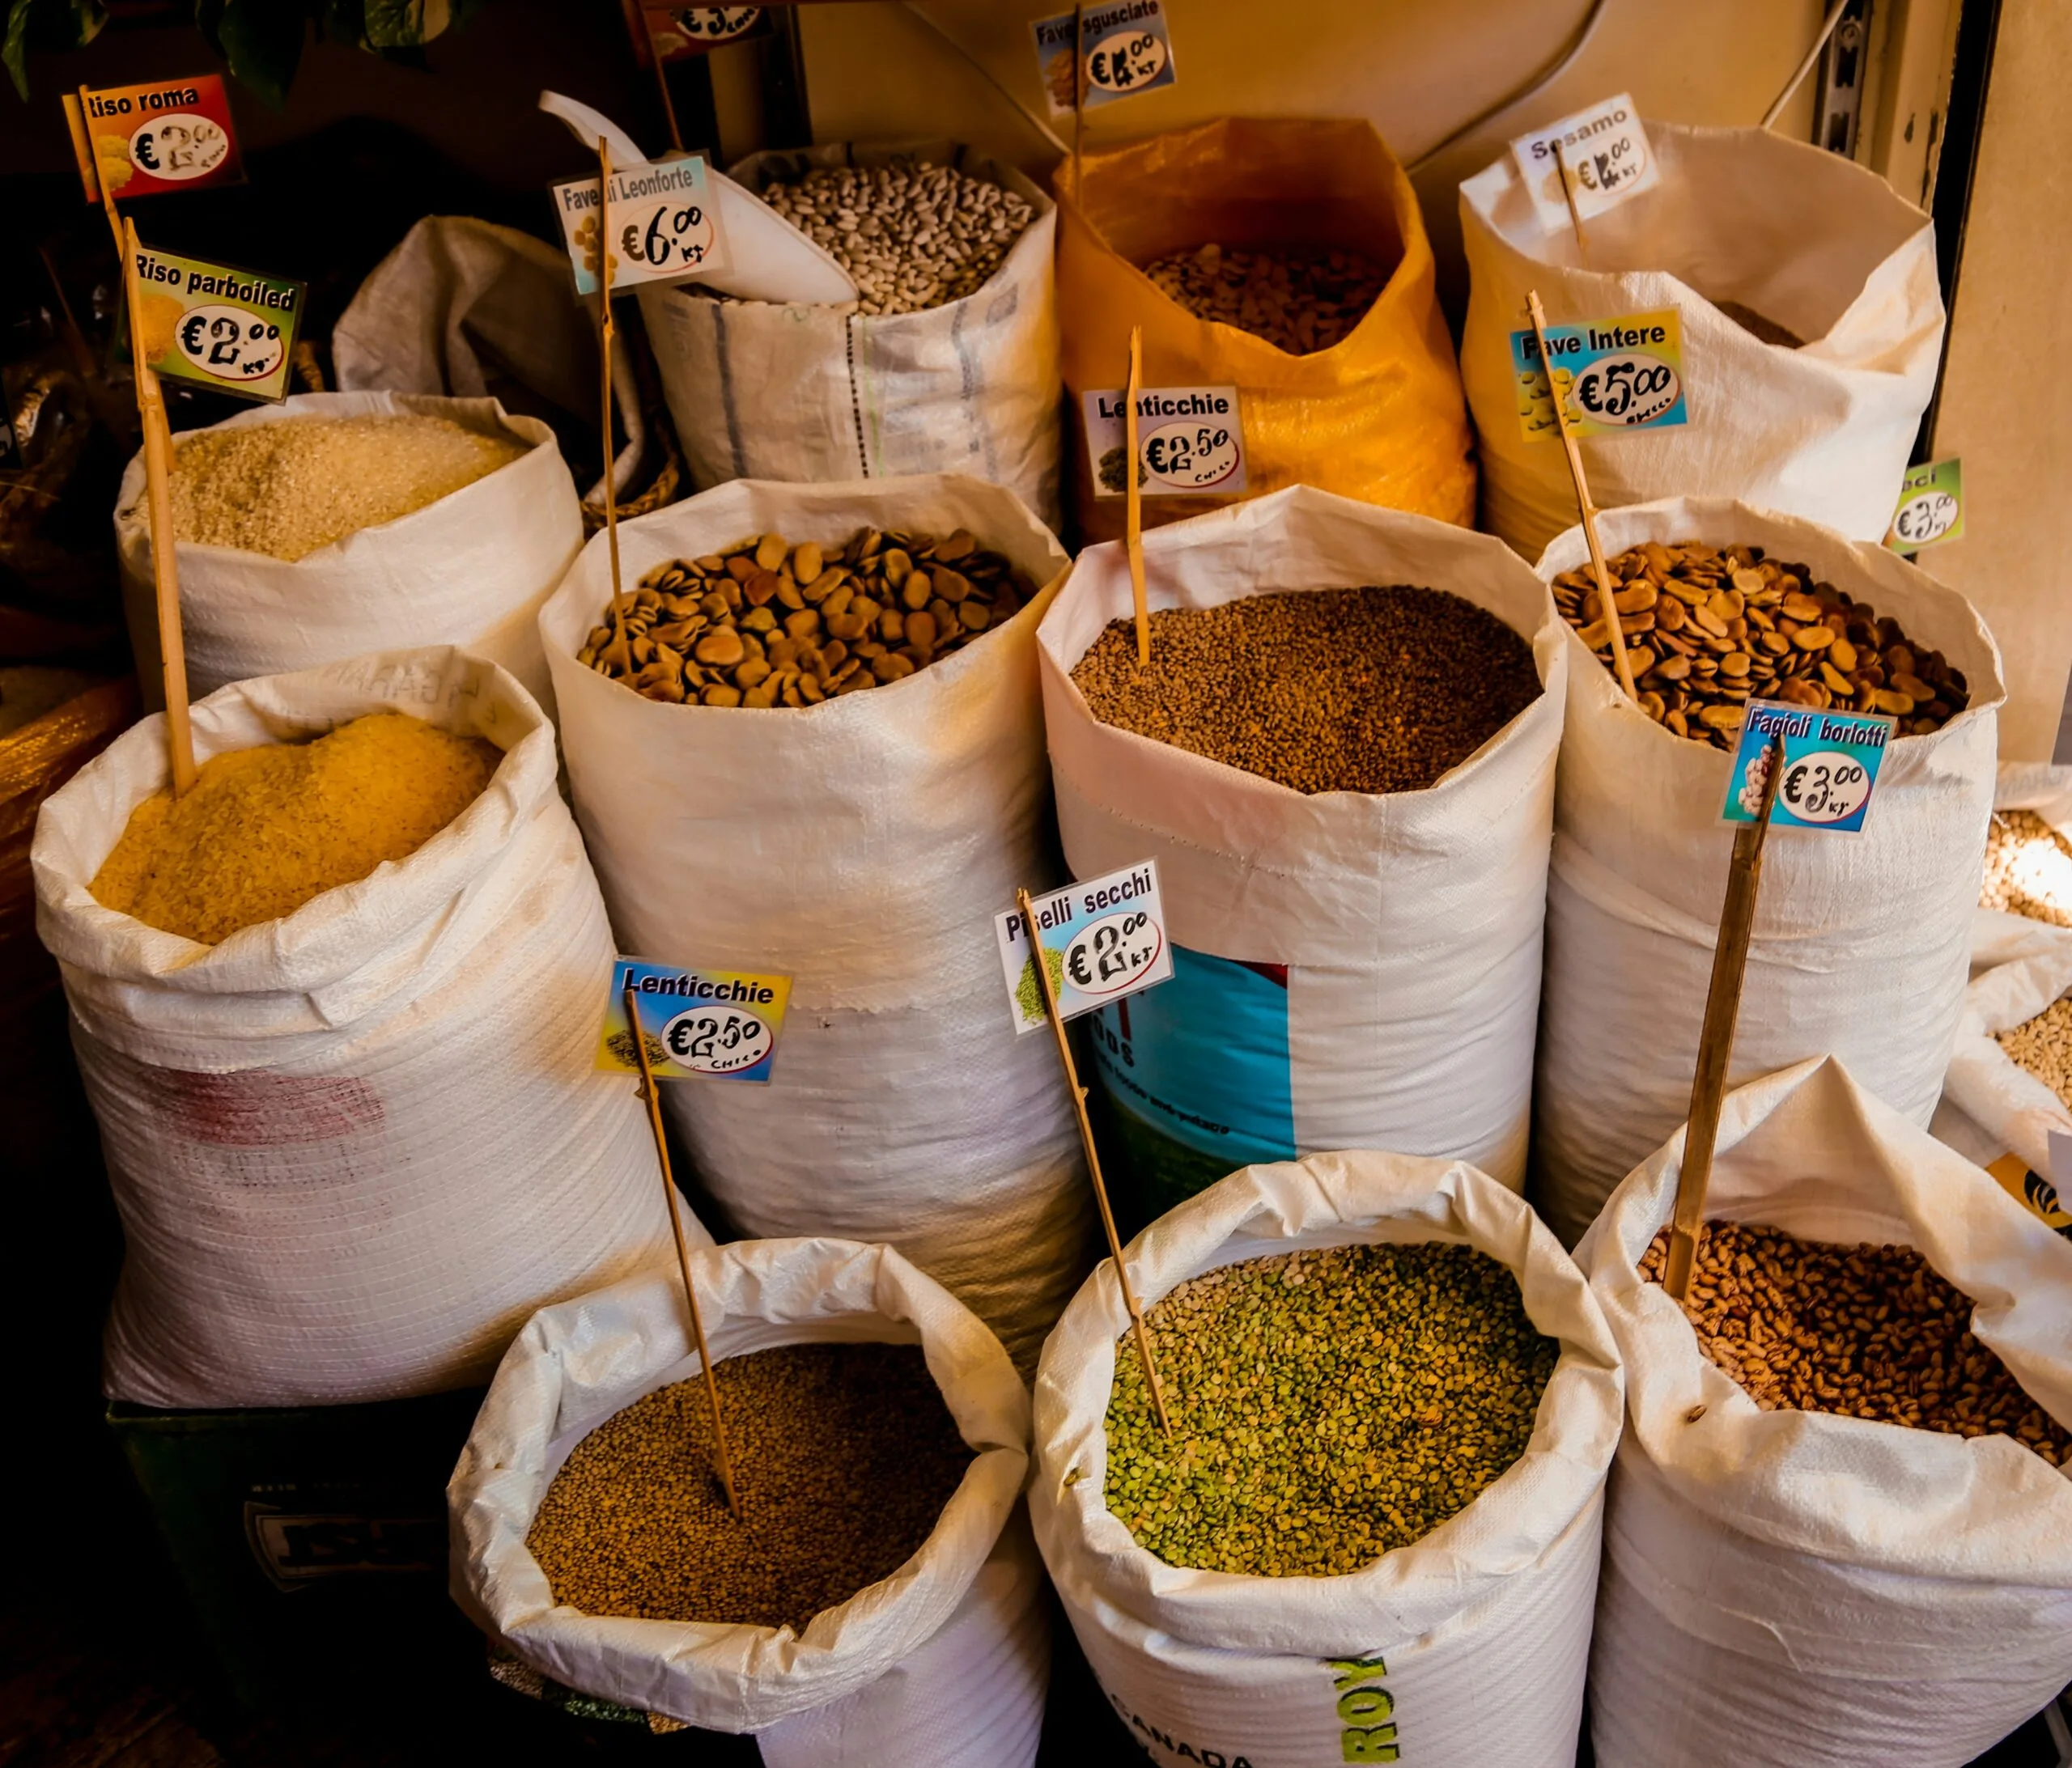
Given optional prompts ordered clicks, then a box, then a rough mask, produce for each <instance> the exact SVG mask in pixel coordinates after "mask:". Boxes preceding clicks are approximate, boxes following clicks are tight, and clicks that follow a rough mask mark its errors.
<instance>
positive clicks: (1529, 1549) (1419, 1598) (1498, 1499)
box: [1030, 1152, 1621, 1768]
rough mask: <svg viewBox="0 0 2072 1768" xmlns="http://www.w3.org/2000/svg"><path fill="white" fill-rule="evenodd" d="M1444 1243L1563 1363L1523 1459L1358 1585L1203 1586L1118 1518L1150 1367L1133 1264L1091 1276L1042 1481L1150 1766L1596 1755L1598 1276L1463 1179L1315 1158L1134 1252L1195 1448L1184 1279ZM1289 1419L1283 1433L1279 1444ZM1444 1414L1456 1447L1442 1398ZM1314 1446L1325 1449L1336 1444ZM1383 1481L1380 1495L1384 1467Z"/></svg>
mask: <svg viewBox="0 0 2072 1768" xmlns="http://www.w3.org/2000/svg"><path fill="white" fill-rule="evenodd" d="M1433 1242H1439V1243H1443V1244H1447V1245H1450V1246H1453V1247H1463V1246H1465V1247H1471V1248H1473V1249H1475V1250H1477V1251H1478V1252H1480V1253H1484V1254H1486V1255H1488V1257H1489V1258H1490V1259H1492V1260H1494V1261H1496V1262H1497V1265H1499V1266H1501V1267H1502V1268H1503V1273H1507V1274H1508V1275H1509V1278H1510V1279H1512V1280H1513V1281H1514V1282H1515V1284H1516V1286H1517V1294H1518V1297H1519V1298H1520V1299H1521V1300H1522V1304H1523V1308H1524V1312H1525V1314H1526V1317H1527V1319H1528V1320H1529V1321H1530V1324H1531V1327H1532V1328H1534V1329H1537V1332H1538V1333H1541V1334H1544V1335H1546V1336H1547V1337H1548V1338H1552V1339H1555V1340H1556V1341H1557V1342H1558V1344H1559V1352H1558V1355H1557V1356H1556V1359H1555V1360H1554V1361H1553V1363H1552V1374H1551V1376H1546V1377H1545V1384H1544V1386H1543V1389H1542V1390H1541V1392H1540V1395H1539V1403H1538V1407H1537V1410H1536V1412H1535V1414H1534V1422H1533V1424H1532V1427H1531V1436H1530V1439H1529V1440H1528V1441H1527V1442H1526V1444H1525V1447H1524V1452H1523V1453H1522V1455H1520V1456H1518V1458H1517V1459H1515V1460H1514V1461H1511V1462H1510V1464H1509V1465H1508V1467H1506V1468H1505V1469H1504V1470H1503V1471H1501V1473H1497V1476H1496V1478H1494V1479H1493V1480H1492V1481H1491V1482H1489V1483H1488V1484H1487V1485H1485V1486H1483V1488H1482V1489H1481V1490H1480V1495H1477V1496H1475V1497H1474V1498H1473V1499H1471V1501H1470V1502H1468V1503H1467V1504H1466V1506H1465V1507H1463V1508H1460V1509H1458V1511H1454V1514H1452V1515H1451V1516H1449V1517H1447V1518H1446V1520H1443V1521H1441V1522H1439V1523H1438V1524H1437V1526H1435V1527H1433V1528H1431V1529H1430V1531H1429V1533H1425V1535H1424V1536H1423V1537H1422V1538H1419V1539H1416V1540H1413V1541H1410V1542H1408V1544H1406V1545H1397V1546H1394V1547H1392V1548H1391V1550H1388V1551H1386V1552H1385V1553H1383V1554H1382V1555H1381V1556H1380V1557H1379V1558H1376V1559H1373V1560H1370V1561H1369V1562H1367V1563H1366V1564H1365V1565H1363V1566H1361V1567H1358V1568H1357V1569H1355V1570H1352V1571H1345V1572H1340V1573H1335V1574H1334V1575H1316V1574H1310V1575H1285V1576H1263V1575H1248V1574H1243V1573H1238V1572H1232V1571H1205V1570H1188V1569H1182V1568H1181V1567H1177V1566H1174V1565H1172V1564H1170V1563H1168V1562H1166V1561H1165V1560H1164V1559H1161V1558H1158V1557H1157V1556H1156V1555H1155V1554H1153V1553H1152V1552H1150V1551H1149V1550H1146V1549H1145V1548H1144V1547H1142V1546H1140V1545H1138V1544H1137V1541H1136V1538H1135V1537H1133V1535H1132V1532H1131V1528H1130V1527H1129V1526H1127V1524H1125V1522H1124V1520H1123V1518H1122V1517H1121V1516H1118V1515H1117V1514H1115V1513H1114V1512H1113V1511H1110V1507H1109V1504H1110V1498H1109V1492H1110V1488H1111V1486H1115V1485H1117V1484H1118V1483H1119V1482H1120V1481H1121V1480H1122V1478H1123V1473H1122V1472H1121V1470H1119V1469H1118V1467H1117V1465H1116V1460H1115V1439H1114V1437H1113V1435H1112V1434H1111V1432H1110V1429H1109V1427H1108V1424H1107V1415H1108V1413H1109V1410H1110V1395H1111V1392H1112V1391H1113V1390H1115V1388H1116V1384H1117V1381H1118V1377H1119V1374H1120V1373H1122V1372H1123V1371H1122V1370H1121V1369H1120V1368H1119V1365H1124V1364H1127V1363H1128V1361H1129V1359H1133V1358H1134V1357H1135V1356H1136V1349H1135V1346H1134V1343H1133V1341H1132V1338H1131V1336H1130V1330H1129V1328H1130V1321H1129V1316H1128V1314H1127V1311H1126V1309H1125V1307H1124V1304H1123V1298H1122V1295H1121V1291H1120V1289H1119V1286H1118V1284H1117V1283H1116V1282H1115V1271H1114V1266H1113V1265H1112V1264H1110V1263H1104V1264H1103V1265H1102V1266H1100V1268H1099V1269H1098V1270H1096V1272H1095V1273H1094V1274H1093V1276H1092V1277H1091V1278H1089V1279H1088V1281H1087V1283H1086V1284H1085V1287H1083V1288H1082V1289H1081V1291H1080V1292H1079V1294H1078V1295H1076V1297H1075V1298H1074V1299H1073V1301H1072V1306H1071V1307H1070V1308H1068V1309H1067V1310H1066V1312H1065V1316H1064V1318H1063V1319H1062V1320H1061V1321H1059V1323H1058V1328H1057V1330H1056V1331H1055V1333H1052V1334H1051V1340H1050V1342H1049V1343H1048V1344H1047V1346H1045V1347H1044V1353H1043V1363H1042V1369H1041V1371H1040V1372H1039V1374H1038V1377H1037V1383H1036V1407H1035V1444H1036V1449H1035V1452H1036V1461H1037V1465H1036V1472H1035V1475H1034V1479H1033V1480H1032V1481H1031V1482H1030V1517H1031V1520H1033V1522H1034V1524H1035V1528H1036V1538H1037V1542H1038V1545H1040V1546H1041V1547H1042V1551H1043V1558H1044V1562H1045V1564H1046V1565H1047V1567H1049V1569H1050V1572H1051V1579H1052V1581H1053V1583H1055V1585H1056V1586H1057V1589H1058V1593H1059V1596H1060V1597H1061V1598H1062V1599H1063V1601H1064V1608H1065V1612H1066V1613H1067V1615H1068V1617H1070V1619H1071V1622H1072V1628H1073V1630H1074V1631H1075V1632H1076V1634H1078V1636H1079V1641H1080V1643H1081V1646H1082V1647H1084V1648H1085V1652H1086V1656H1087V1659H1088V1660H1089V1663H1090V1664H1092V1666H1093V1673H1094V1675H1095V1676H1096V1677H1097V1678H1098V1680H1099V1681H1100V1683H1101V1686H1102V1690H1103V1692H1104V1693H1105V1694H1106V1695H1107V1697H1108V1699H1109V1702H1110V1704H1111V1705H1112V1706H1113V1707H1115V1711H1116V1712H1117V1713H1118V1715H1119V1716H1120V1717H1121V1719H1122V1720H1123V1723H1124V1724H1125V1725H1127V1727H1128V1728H1129V1729H1130V1732H1131V1735H1132V1737H1133V1738H1134V1739H1135V1740H1136V1742H1137V1743H1138V1745H1140V1747H1141V1748H1143V1749H1144V1750H1145V1751H1146V1752H1147V1753H1149V1755H1150V1756H1151V1757H1152V1758H1153V1760H1154V1761H1156V1762H1161V1763H1174V1762H1201V1763H1212V1762H1223V1763H1225V1764H1226V1765H1230V1768H1234V1765H1235V1764H1237V1763H1238V1762H1241V1761H1242V1762H1254V1763H1258V1764H1261V1765H1264V1764H1267V1763H1270V1762H1304V1763H1312V1762H1398V1761H1400V1762H1416V1763H1420V1764H1426V1765H1429V1768H1526V1765H1531V1768H1557V1765H1558V1768H1566V1765H1567V1764H1569V1763H1570V1762H1573V1760H1574V1756H1575V1745H1576V1738H1577V1726H1578V1723H1579V1720H1580V1717H1581V1713H1582V1696H1583V1674H1584V1666H1585V1664H1586V1660H1587V1656H1588V1652H1589V1646H1590V1616H1591V1610H1592V1606H1593V1605H1594V1601H1595V1599H1596V1592H1597V1575H1598V1553H1599V1533H1600V1528H1601V1524H1602V1520H1603V1493H1604V1481H1605V1476H1606V1473H1607V1469H1608V1467H1609V1465H1610V1463H1611V1455H1612V1451H1613V1448H1614V1446H1615V1445H1616V1443H1617V1441H1618V1439H1619V1428H1620V1400H1621V1381H1620V1369H1619V1359H1618V1354H1617V1351H1616V1347H1615V1346H1614V1345H1613V1343H1612V1342H1611V1335H1610V1333H1608V1332H1607V1330H1606V1329H1605V1325H1604V1320H1603V1316H1602V1314H1601V1313H1600V1312H1599V1309H1598V1308H1597V1307H1596V1305H1595V1304H1594V1302H1593V1301H1592V1300H1591V1298H1590V1294H1589V1291H1588V1287H1587V1286H1586V1284H1585V1283H1584V1282H1583V1279H1582V1274H1581V1272H1579V1271H1578V1270H1577V1269H1576V1267H1575V1266H1573V1264H1572V1263H1571V1262H1570V1261H1569V1258H1568V1256H1567V1255H1566V1254H1565V1253H1563V1252H1562V1250H1561V1249H1560V1246H1559V1245H1558V1244H1556V1241H1555V1239H1554V1237H1553V1236H1552V1235H1551V1234H1550V1233H1548V1232H1547V1230H1546V1228H1545V1227H1543V1225H1542V1224H1541V1223H1539V1220H1538V1219H1536V1218H1535V1216H1534V1215H1533V1213H1532V1211H1531V1210H1530V1209H1529V1208H1527V1207H1526V1205H1525V1203H1524V1202H1523V1201H1522V1200H1521V1199H1520V1198H1518V1197H1516V1196H1515V1195H1514V1194H1512V1193H1510V1192H1509V1191H1507V1190H1505V1189H1504V1188H1503V1187H1502V1186H1501V1185H1497V1184H1496V1183H1495V1182H1494V1181H1492V1180H1491V1179H1489V1178H1488V1177H1487V1176H1486V1175H1484V1174H1483V1173H1481V1172H1477V1171H1475V1169H1474V1168H1472V1167H1471V1166H1469V1165H1467V1164H1466V1163H1465V1162H1462V1161H1453V1162H1447V1161H1443V1160H1422V1159H1417V1158H1415V1157H1412V1156H1410V1155H1391V1154H1378V1153H1366V1152H1360V1153H1343V1154H1319V1155H1311V1156H1310V1158H1308V1159H1307V1160H1301V1161H1298V1162H1293V1163H1291V1164H1284V1165H1274V1166H1255V1167H1248V1168H1245V1169H1244V1170H1243V1171H1242V1172H1233V1173H1232V1174H1230V1175H1229V1177H1227V1178H1225V1179H1224V1180H1223V1181H1221V1183H1220V1184H1218V1185H1215V1186H1213V1187H1212V1188H1211V1189H1208V1190H1207V1191H1204V1192H1203V1193H1202V1194H1200V1195H1199V1196H1198V1197H1196V1198H1193V1199H1191V1201H1189V1202H1186V1203H1184V1204H1182V1205H1181V1206H1179V1207H1178V1209H1176V1210H1173V1211H1172V1212H1171V1213H1170V1215H1166V1216H1165V1217H1163V1218H1162V1219H1161V1220H1159V1221H1158V1222H1157V1223H1154V1224H1153V1226H1152V1227H1150V1228H1149V1229H1147V1230H1146V1231H1145V1232H1144V1233H1143V1234H1141V1235H1140V1236H1138V1237H1137V1238H1136V1240H1134V1241H1132V1243H1131V1244H1130V1245H1129V1247H1128V1248H1127V1249H1126V1250H1125V1253H1124V1257H1125V1261H1126V1262H1127V1266H1128V1269H1129V1270H1130V1274H1131V1278H1132V1283H1134V1285H1135V1287H1136V1293H1137V1297H1138V1300H1139V1301H1140V1304H1142V1305H1143V1307H1144V1308H1146V1309H1147V1310H1148V1311H1149V1312H1151V1313H1152V1314H1153V1320H1154V1329H1153V1334H1152V1337H1153V1346H1154V1348H1156V1347H1157V1346H1160V1345H1161V1344H1163V1345H1164V1346H1165V1350H1164V1351H1163V1353H1162V1356H1161V1367H1162V1370H1163V1376H1162V1380H1163V1384H1164V1387H1165V1389H1166V1397H1167V1400H1168V1404H1169V1408H1172V1407H1177V1408H1178V1409H1179V1410H1178V1417H1177V1418H1176V1421H1175V1429H1176V1431H1179V1432H1180V1433H1181V1435H1182V1437H1183V1438H1184V1437H1185V1436H1186V1435H1187V1432H1188V1431H1189V1429H1190V1414H1189V1413H1188V1411H1187V1405H1186V1398H1185V1395H1186V1392H1187V1380H1188V1376H1187V1373H1186V1371H1187V1369H1188V1367H1190V1365H1189V1363H1188V1360H1187V1355H1186V1353H1185V1350H1184V1349H1183V1347H1182V1346H1179V1345H1177V1344H1175V1343H1174V1342H1172V1338H1171V1337H1170V1334H1168V1333H1166V1332H1164V1331H1161V1329H1158V1328H1157V1325H1156V1317H1157V1307H1156V1304H1157V1303H1158V1302H1159V1301H1160V1300H1161V1299H1162V1298H1164V1297H1165V1296H1166V1295H1168V1294H1169V1293H1170V1292H1171V1291H1174V1289H1175V1287H1178V1286H1179V1285H1181V1284H1182V1283H1185V1282H1187V1280H1188V1279H1191V1278H1196V1277H1199V1276H1200V1275H1202V1274H1204V1273H1212V1272H1215V1271H1216V1270H1221V1268H1223V1267H1225V1266H1231V1265H1233V1264H1235V1263H1237V1262H1238V1261H1246V1260H1255V1259H1259V1258H1263V1257H1276V1256H1277V1255H1284V1254H1289V1253H1297V1252H1299V1251H1302V1250H1305V1249H1318V1248H1327V1247H1341V1246H1348V1245H1350V1246H1358V1245H1366V1244H1374V1245H1381V1246H1407V1245H1422V1244H1429V1243H1433ZM1500 1280H1501V1274H1500ZM1211 1305H1213V1304H1211ZM1385 1337H1386V1333H1385V1332H1383V1331H1382V1330H1379V1329H1377V1330H1374V1331H1372V1332H1369V1333H1355V1334H1352V1340H1353V1341H1357V1342H1348V1337H1347V1335H1345V1334H1342V1333H1341V1334H1334V1335H1331V1345H1330V1349H1331V1352H1332V1354H1334V1355H1347V1354H1350V1355H1360V1354H1361V1353H1362V1352H1365V1354H1366V1356H1367V1358H1368V1359H1369V1361H1371V1360H1372V1358H1373V1356H1374V1354H1375V1350H1377V1349H1378V1347H1379V1346H1380V1345H1381V1344H1382V1341H1383V1340H1384V1338H1385ZM1309 1343H1310V1341H1309V1340H1306V1339H1303V1338H1297V1336H1296V1335H1295V1333H1293V1331H1291V1332H1290V1333H1289V1334H1288V1342H1286V1344H1285V1346H1284V1348H1283V1349H1282V1350H1280V1357H1281V1358H1282V1359H1284V1361H1285V1362H1286V1363H1287V1364H1288V1366H1289V1367H1288V1374H1289V1379H1290V1380H1298V1379H1299V1376H1300V1372H1301V1363H1302V1359H1303V1357H1304V1355H1305V1347H1306V1346H1307V1345H1308V1344H1309ZM1218 1367H1219V1368H1220V1369H1221V1370H1222V1372H1224V1373H1225V1374H1226V1375H1227V1374H1228V1373H1229V1370H1228V1367H1227V1366H1225V1365H1219V1366H1218ZM1421 1372H1422V1366H1421V1365H1420V1367H1419V1368H1418V1369H1417V1370H1415V1371H1413V1372H1412V1374H1411V1376H1410V1377H1409V1378H1408V1380H1406V1381H1405V1383H1404V1389H1406V1390H1407V1389H1410V1388H1411V1387H1412V1385H1413V1384H1415V1383H1416V1380H1417V1378H1418V1375H1419V1374H1420V1373H1421ZM1397 1374H1398V1372H1396V1371H1395V1370H1394V1369H1391V1370H1390V1371H1389V1372H1388V1375H1389V1376H1390V1377H1391V1379H1394V1378H1395V1376H1397ZM1403 1404H1405V1405H1409V1404H1416V1405H1423V1404H1424V1401H1421V1400H1419V1401H1410V1400H1408V1399H1406V1400H1405V1401H1403ZM1233 1415H1238V1416H1242V1415H1243V1407H1242V1403H1241V1401H1239V1400H1238V1399H1237V1398H1234V1397H1233V1399H1231V1400H1230V1401H1229V1403H1228V1404H1227V1405H1221V1404H1214V1403H1212V1402H1208V1401H1204V1411H1203V1413H1202V1414H1200V1416H1201V1417H1202V1418H1203V1419H1204V1424H1205V1426H1206V1425H1208V1423H1210V1422H1213V1423H1215V1424H1216V1425H1217V1426H1218V1427H1224V1426H1222V1425H1221V1421H1223V1420H1225V1419H1227V1418H1230V1417H1232V1416H1233ZM1274 1422H1275V1419H1274V1418H1272V1417H1271V1416H1269V1417H1267V1418H1263V1419H1262V1421H1261V1428H1262V1429H1271V1428H1272V1426H1273V1423H1274ZM1425 1422H1426V1424H1427V1426H1428V1427H1431V1428H1436V1429H1437V1431H1440V1432H1441V1433H1443V1432H1444V1431H1446V1429H1447V1414H1446V1408H1445V1406H1444V1405H1441V1406H1440V1407H1438V1408H1435V1409H1434V1412H1433V1414H1432V1415H1430V1416H1429V1417H1428V1418H1427V1419H1426V1420H1425ZM1395 1423H1396V1420H1395V1418H1389V1417H1386V1416H1383V1415H1381V1414H1380V1413H1379V1412H1377V1414H1376V1415H1375V1416H1374V1419H1373V1427H1374V1429H1375V1430H1376V1431H1377V1432H1380V1431H1384V1430H1386V1429H1388V1428H1389V1427H1392V1426H1394V1425H1395ZM1148 1428H1149V1430H1150V1431H1152V1432H1153V1434H1154V1435H1155V1434H1156V1427H1155V1426H1152V1427H1148ZM1225 1428H1227V1427H1225ZM1359 1440H1362V1441H1364V1440H1365V1437H1364V1435H1363V1436H1362V1437H1361V1438H1360V1439H1359ZM1388 1440H1391V1441H1396V1442H1401V1441H1402V1440H1403V1439H1399V1438H1395V1437H1394V1436H1393V1435H1391V1437H1390V1438H1389V1439H1388ZM1427 1440H1429V1439H1427ZM1305 1441H1306V1443H1310V1444H1312V1446H1313V1448H1314V1447H1316V1446H1318V1443H1319V1439H1318V1438H1315V1437H1312V1436H1310V1435H1306V1436H1305ZM1382 1455H1383V1456H1384V1458H1385V1459H1386V1460H1387V1461H1388V1462H1389V1465H1390V1467H1391V1468H1393V1467H1395V1466H1399V1465H1401V1462H1400V1461H1399V1458H1398V1457H1397V1456H1396V1455H1395V1452H1393V1451H1392V1450H1391V1449H1388V1448H1384V1449H1383V1451H1382ZM1310 1465H1313V1464H1310V1463H1306V1466H1310ZM1367 1466H1368V1470H1369V1478H1372V1477H1374V1475H1375V1473H1376V1471H1377V1470H1376V1466H1375V1463H1374V1461H1372V1460H1370V1461H1369V1462H1368V1464H1367ZM1388 1471H1389V1470H1388V1469H1380V1470H1379V1472H1380V1477H1381V1478H1387V1477H1388ZM1333 1472H1334V1474H1335V1475H1336V1473H1337V1470H1336V1469H1333ZM1199 1477H1204V1478H1206V1477H1207V1476H1206V1475H1203V1476H1199ZM1311 1483H1312V1482H1310V1481H1309V1480H1300V1481H1298V1480H1297V1479H1296V1478H1293V1477H1292V1476H1291V1477H1289V1478H1286V1479H1285V1481H1284V1482H1282V1481H1269V1482H1268V1483H1267V1485H1266V1486H1264V1487H1263V1488H1262V1490H1264V1491H1265V1492H1266V1493H1267V1494H1268V1495H1269V1502H1271V1501H1272V1497H1271V1495H1272V1494H1274V1493H1276V1492H1279V1491H1281V1490H1295V1489H1297V1487H1298V1486H1303V1487H1307V1486H1310V1484H1311ZM1338 1489H1340V1488H1339V1487H1337V1486H1336V1485H1334V1490H1338ZM1405 1501H1408V1500H1407V1499H1406V1500H1405ZM1190 1502H1191V1500H1190ZM1294 1521H1295V1522H1296V1524H1297V1525H1298V1526H1299V1525H1300V1524H1301V1519H1295V1520H1294ZM1283 1526H1284V1527H1285V1526H1287V1524H1285V1523H1284V1524H1283ZM1325 1532H1326V1533H1330V1531H1329V1530H1328V1529H1327V1530H1326V1531H1325Z"/></svg>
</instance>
